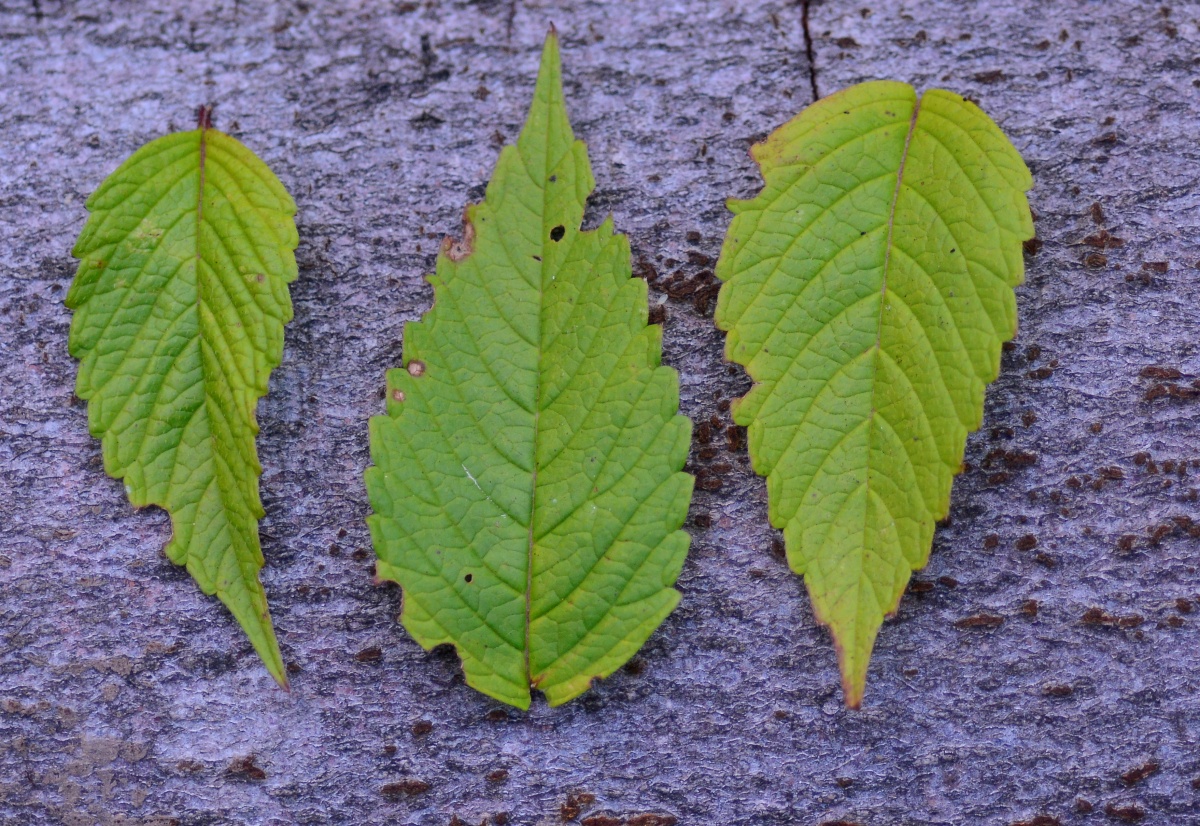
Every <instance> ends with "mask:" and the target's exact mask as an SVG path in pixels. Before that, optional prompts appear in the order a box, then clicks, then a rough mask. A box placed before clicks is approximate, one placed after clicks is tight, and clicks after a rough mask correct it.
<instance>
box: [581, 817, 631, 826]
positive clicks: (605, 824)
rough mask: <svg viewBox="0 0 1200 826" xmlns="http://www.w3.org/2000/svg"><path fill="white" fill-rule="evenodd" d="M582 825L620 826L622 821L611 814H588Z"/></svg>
mask: <svg viewBox="0 0 1200 826" xmlns="http://www.w3.org/2000/svg"><path fill="white" fill-rule="evenodd" d="M582 823H583V826H622V824H623V823H624V821H622V820H621V818H619V817H613V816H612V815H589V816H587V817H585V818H584V819H583V821H582Z"/></svg>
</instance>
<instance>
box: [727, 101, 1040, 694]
mask: <svg viewBox="0 0 1200 826" xmlns="http://www.w3.org/2000/svg"><path fill="white" fill-rule="evenodd" d="M752 154H753V156H754V159H755V160H756V161H757V162H758V164H759V166H760V167H761V168H762V173H763V178H764V180H765V186H764V187H763V190H762V192H761V193H760V194H759V195H758V197H756V198H754V199H753V200H750V201H731V202H730V209H731V210H732V211H733V212H734V213H735V215H736V217H735V218H734V220H733V223H732V225H731V226H730V228H729V233H728V235H727V236H726V238H725V245H724V248H723V249H722V251H721V258H720V261H719V263H718V266H717V275H718V276H720V278H721V279H722V280H724V281H725V282H726V283H725V284H724V285H723V286H722V288H721V294H720V298H719V300H718V306H717V315H716V321H717V324H718V326H719V327H721V329H723V330H726V331H728V333H729V335H728V338H727V340H726V348H725V350H726V355H727V356H728V358H729V359H730V360H731V361H736V362H737V363H739V364H742V365H744V366H745V367H746V369H747V371H748V372H749V374H750V376H751V378H753V379H754V381H755V382H756V384H755V386H754V387H753V388H752V389H751V390H750V392H749V393H748V394H747V395H746V396H745V397H744V398H742V399H740V400H739V402H738V404H737V405H736V407H735V408H734V411H733V415H734V420H735V421H736V422H737V423H738V424H741V425H746V426H748V427H749V446H750V456H751V459H752V460H753V463H754V469H755V470H756V471H757V472H758V473H759V474H761V475H763V476H766V477H767V492H768V496H769V500H770V519H771V523H772V524H773V525H774V526H775V527H777V528H781V529H782V530H783V531H784V537H785V540H786V545H787V555H788V562H789V563H790V565H791V568H792V570H794V571H795V572H796V573H798V574H802V575H803V576H804V579H805V583H806V584H807V586H808V591H809V594H810V595H811V597H812V600H813V606H814V608H815V611H816V614H817V617H818V618H819V619H820V621H821V622H823V623H825V624H827V625H828V626H829V627H830V629H831V631H832V632H833V637H834V642H835V644H836V646H837V651H838V660H839V664H840V666H841V671H842V684H843V689H844V693H845V699H846V703H847V704H848V705H850V706H852V707H857V706H858V705H859V703H860V702H861V700H862V694H863V688H864V685H865V682H866V673H867V663H868V660H869V659H870V655H871V648H872V646H873V645H874V642H875V635H876V633H877V632H878V630H879V626H880V624H881V623H882V621H883V619H884V617H885V616H886V615H888V614H890V613H892V612H893V611H895V609H896V607H897V605H898V604H899V601H900V596H901V594H902V593H903V591H904V587H905V585H906V584H907V582H908V579H909V577H910V575H911V572H912V571H913V570H915V569H918V568H921V567H922V566H923V565H924V564H925V562H926V560H927V559H928V557H929V548H930V544H931V542H932V539H933V530H934V525H935V523H936V522H937V521H938V520H939V519H941V518H943V517H944V516H945V515H946V513H947V510H948V508H949V503H950V486H951V482H952V481H953V478H954V475H955V474H956V473H957V472H958V470H959V467H960V466H961V463H962V456H963V448H964V445H965V442H966V437H967V433H968V432H969V431H971V430H974V429H975V428H977V427H979V424H980V421H981V419H982V415H983V394H984V389H985V388H986V386H987V384H988V382H990V381H991V380H992V379H994V378H995V377H996V375H997V372H998V371H999V365H1000V345H1001V344H1002V343H1003V342H1004V341H1007V340H1008V339H1010V338H1012V336H1013V335H1014V334H1015V333H1016V325H1017V312H1016V298H1015V296H1014V293H1013V287H1015V286H1016V285H1017V284H1019V283H1021V280H1022V278H1023V273H1024V270H1023V262H1022V251H1021V242H1022V241H1023V240H1024V239H1027V238H1029V237H1030V236H1031V235H1032V234H1033V224H1032V220H1031V217H1030V213H1029V205H1028V203H1027V201H1026V199H1025V194H1024V193H1025V190H1027V189H1029V187H1030V186H1032V183H1033V182H1032V179H1031V177H1030V175H1029V170H1028V169H1026V167H1025V164H1024V162H1023V161H1022V160H1021V157H1020V155H1018V154H1017V151H1016V150H1015V149H1014V148H1013V147H1012V145H1011V144H1010V143H1009V142H1008V140H1007V139H1006V138H1005V137H1004V135H1003V133H1001V132H1000V130H999V129H998V128H997V127H996V125H995V124H994V123H992V121H991V120H989V119H988V117H987V116H986V115H985V114H984V113H983V112H982V111H981V110H980V109H979V108H978V107H977V106H975V105H974V104H972V103H969V102H967V101H965V100H963V98H961V97H959V96H958V95H954V94H951V93H949V92H945V91H942V90H933V91H930V92H926V93H925V94H924V95H923V96H921V98H920V100H919V101H918V99H917V95H916V92H915V91H914V90H913V88H912V87H911V86H908V85H906V84H903V83H892V82H873V83H863V84H861V85H858V86H854V87H851V88H849V89H846V90H844V91H842V92H840V93H838V94H836V95H833V96H831V97H828V98H825V99H824V100H821V101H819V102H817V103H815V104H814V105H812V106H810V107H809V108H808V109H807V110H805V111H804V112H803V113H801V114H800V115H799V116H797V117H796V118H794V119H793V120H791V121H790V122H788V123H787V124H785V125H783V126H782V127H780V128H779V129H778V130H776V131H775V132H774V133H773V134H771V135H770V136H769V137H768V138H767V140H766V141H765V142H764V143H761V144H759V145H757V146H755V147H754V149H753V151H752Z"/></svg>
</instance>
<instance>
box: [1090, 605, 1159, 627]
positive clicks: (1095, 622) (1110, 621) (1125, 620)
mask: <svg viewBox="0 0 1200 826" xmlns="http://www.w3.org/2000/svg"><path fill="white" fill-rule="evenodd" d="M1080 622H1082V623H1083V624H1084V625H1090V626H1093V627H1098V628H1137V627H1138V626H1139V625H1141V624H1142V623H1143V622H1145V618H1144V617H1142V616H1141V615H1139V614H1130V615H1129V616H1124V617H1119V616H1116V615H1115V614H1110V613H1109V612H1108V611H1105V610H1104V609H1103V608H1099V607H1096V606H1093V607H1091V608H1089V609H1087V611H1085V612H1084V614H1083V616H1082V617H1081V618H1080Z"/></svg>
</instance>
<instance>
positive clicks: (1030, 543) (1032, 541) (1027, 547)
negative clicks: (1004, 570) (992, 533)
mask: <svg viewBox="0 0 1200 826" xmlns="http://www.w3.org/2000/svg"><path fill="white" fill-rule="evenodd" d="M1037 544H1038V541H1037V537H1036V536H1034V535H1033V534H1031V533H1027V534H1025V535H1024V536H1022V537H1021V538H1020V539H1018V540H1017V550H1018V551H1032V550H1033V549H1034V548H1036V547H1037Z"/></svg>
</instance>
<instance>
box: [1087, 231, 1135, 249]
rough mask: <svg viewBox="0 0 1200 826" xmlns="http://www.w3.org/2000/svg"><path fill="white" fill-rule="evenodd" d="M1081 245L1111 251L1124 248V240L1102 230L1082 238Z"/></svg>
mask: <svg viewBox="0 0 1200 826" xmlns="http://www.w3.org/2000/svg"><path fill="white" fill-rule="evenodd" d="M1083 243H1085V244H1087V245H1088V246H1089V247H1095V248H1096V249H1101V250H1113V249H1119V248H1121V247H1123V246H1125V239H1124V238H1118V237H1117V236H1115V235H1112V234H1110V233H1109V231H1108V230H1106V229H1102V230H1100V231H1099V232H1093V233H1092V234H1091V235H1087V236H1084V239H1083Z"/></svg>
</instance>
